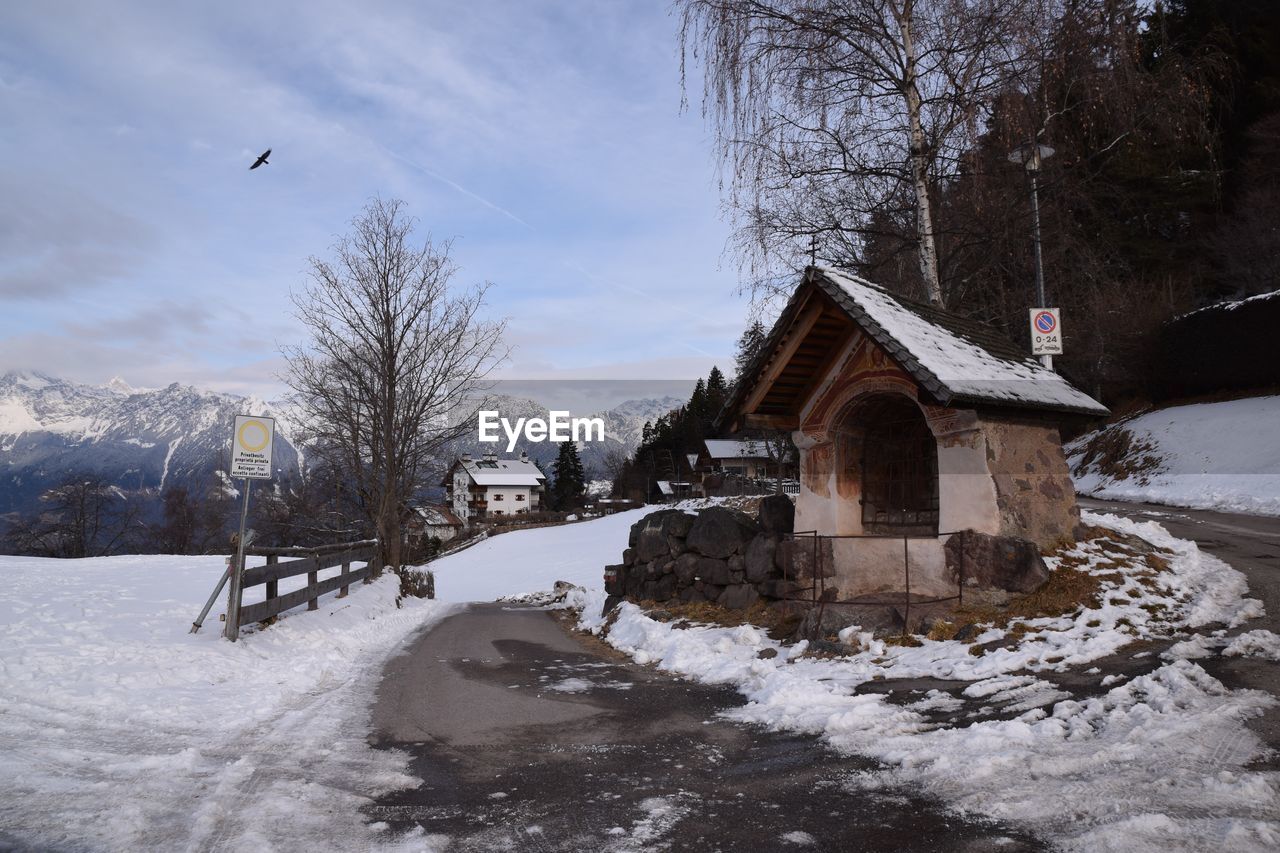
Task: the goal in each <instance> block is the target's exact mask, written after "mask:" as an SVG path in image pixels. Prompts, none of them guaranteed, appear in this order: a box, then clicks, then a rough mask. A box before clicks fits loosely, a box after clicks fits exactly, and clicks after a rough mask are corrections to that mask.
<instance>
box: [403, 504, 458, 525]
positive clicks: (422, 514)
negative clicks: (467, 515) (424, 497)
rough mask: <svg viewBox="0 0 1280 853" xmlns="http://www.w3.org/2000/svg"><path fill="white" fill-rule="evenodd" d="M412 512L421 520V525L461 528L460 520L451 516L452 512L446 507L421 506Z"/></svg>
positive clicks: (434, 505) (436, 505)
mask: <svg viewBox="0 0 1280 853" xmlns="http://www.w3.org/2000/svg"><path fill="white" fill-rule="evenodd" d="M413 511H414V512H416V513H417V514H418V517H419V518H421V519H422V523H423V524H429V525H432V526H437V527H439V526H444V525H448V526H450V527H462V520H461V519H460V518H458V516H456V515H454V514H453V511H452V510H451V509H449V508H448V507H446V506H440V505H438V504H422V505H420V506H416V507H414V508H413Z"/></svg>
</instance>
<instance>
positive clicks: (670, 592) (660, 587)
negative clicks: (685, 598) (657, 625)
mask: <svg viewBox="0 0 1280 853" xmlns="http://www.w3.org/2000/svg"><path fill="white" fill-rule="evenodd" d="M675 595H676V576H675V575H663V576H662V577H660V578H659V579H658V582H657V583H656V584H655V585H654V588H653V600H654V601H669V600H670V599H672V598H675Z"/></svg>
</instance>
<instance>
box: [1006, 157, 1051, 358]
mask: <svg viewBox="0 0 1280 853" xmlns="http://www.w3.org/2000/svg"><path fill="white" fill-rule="evenodd" d="M1052 156H1053V149H1052V148H1050V147H1049V146H1048V145H1040V144H1038V143H1034V142H1032V143H1028V144H1027V145H1019V146H1018V147H1017V148H1015V149H1014V150H1013V151H1011V152H1009V162H1011V163H1021V164H1022V167H1023V168H1024V169H1026V170H1027V176H1028V177H1029V178H1031V242H1032V245H1034V246H1035V254H1036V304H1035V305H1033V306H1032V307H1033V308H1048V307H1049V306H1048V305H1046V304H1045V299H1044V262H1043V260H1042V259H1041V256H1040V192H1039V187H1038V185H1037V183H1036V174H1037V173H1038V172H1039V171H1040V164H1041V163H1042V162H1044V161H1045V160H1048V159H1049V158H1050V157H1052ZM1040 362H1041V363H1042V364H1043V365H1044V366H1045V367H1047V368H1049V369H1050V370H1052V369H1053V356H1051V355H1042V356H1040Z"/></svg>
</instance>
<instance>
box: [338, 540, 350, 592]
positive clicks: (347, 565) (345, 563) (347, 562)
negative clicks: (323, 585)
mask: <svg viewBox="0 0 1280 853" xmlns="http://www.w3.org/2000/svg"><path fill="white" fill-rule="evenodd" d="M346 556H347V559H345V560H343V561H342V574H344V575H345V574H347V573H348V572H350V571H351V552H350V551H348V552H347V555H346ZM348 589H349V587H348V586H346V585H345V584H343V586H342V587H341V588H340V589H339V590H338V598H346V597H347V590H348Z"/></svg>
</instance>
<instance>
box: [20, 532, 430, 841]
mask: <svg viewBox="0 0 1280 853" xmlns="http://www.w3.org/2000/svg"><path fill="white" fill-rule="evenodd" d="M222 570H223V558H221V557H165V556H159V557H157V556H134V557H108V558H100V559H90V560H49V559H38V558H22V557H0V574H2V575H3V577H4V583H5V595H4V597H3V599H0V848H8V847H9V846H18V847H20V848H24V847H31V848H36V849H60V850H61V849H68V850H72V849H74V850H81V849H87V850H129V851H133V850H148V849H149V850H184V849H200V850H207V849H260V850H270V849H281V848H285V849H314V850H333V849H359V848H367V847H369V846H371V845H372V844H373V843H374V842H375V841H376V828H371V827H366V826H365V821H364V819H363V817H362V816H361V814H360V811H359V809H360V807H361V806H362V805H363V804H365V803H366V802H368V801H369V798H370V797H371V796H373V795H375V794H376V793H378V792H381V791H385V790H391V789H394V788H397V787H401V786H405V785H411V784H416V780H415V779H413V778H412V777H410V776H409V775H408V774H407V773H406V760H407V757H406V756H403V755H400V754H397V753H392V752H385V751H375V750H372V749H370V748H369V747H368V746H367V744H366V743H365V737H366V734H367V732H368V725H367V722H368V721H367V714H368V708H369V704H370V702H371V701H372V696H373V695H374V688H375V686H376V684H377V679H378V677H379V675H380V671H381V664H382V661H383V660H384V659H385V658H386V657H388V656H389V655H390V654H391V653H393V652H394V651H395V650H396V649H397V648H398V647H399V646H400V645H401V644H402V643H403V642H404V641H405V640H406V639H407V638H408V637H409V635H410V634H411V633H413V632H414V631H416V630H417V629H419V628H421V627H423V626H424V625H427V624H430V623H431V622H432V621H433V620H435V619H438V618H440V617H441V616H443V615H444V614H445V613H446V612H447V611H448V610H449V608H448V606H446V605H442V604H440V603H437V602H428V601H423V600H418V599H413V600H408V601H406V602H404V606H403V607H402V608H397V606H396V602H395V598H396V593H397V590H398V581H397V579H396V577H395V576H394V575H391V574H388V575H387V576H385V577H383V578H382V579H381V580H379V581H378V582H376V583H374V584H371V585H368V586H364V585H357V586H356V587H355V589H354V590H353V592H352V593H351V595H350V596H349V597H347V598H344V599H337V598H335V597H333V596H332V595H330V596H326V597H325V598H324V599H322V600H321V606H320V609H319V610H318V611H315V612H306V611H305V610H302V611H294V612H293V614H292V615H287V616H286V617H285V618H284V619H282V620H281V621H280V622H279V623H277V624H276V625H274V626H272V627H270V628H267V629H265V630H263V631H260V632H256V633H252V634H250V635H248V636H246V637H244V638H243V639H241V640H240V642H238V643H235V644H232V643H229V642H227V641H226V640H224V639H221V638H220V636H219V629H220V628H221V626H222V623H221V622H219V621H218V615H219V613H221V611H222V602H219V605H218V606H217V607H215V609H214V611H213V612H212V613H211V614H210V616H209V618H208V619H207V620H206V622H205V627H204V629H203V630H202V631H201V632H200V633H199V634H195V635H192V634H190V633H188V629H189V628H190V626H191V622H192V620H193V619H194V618H195V617H196V615H197V613H198V612H199V610H200V607H201V606H202V605H203V604H204V601H205V599H206V598H207V596H208V594H209V593H210V592H211V591H212V589H213V586H214V584H215V583H216V582H217V579H218V577H219V575H220V573H221V572H222ZM223 601H225V596H224V597H223ZM405 843H406V844H408V845H410V846H413V847H418V848H421V847H423V846H424V845H426V844H427V843H428V840H427V839H423V838H410V839H406V841H405Z"/></svg>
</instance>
